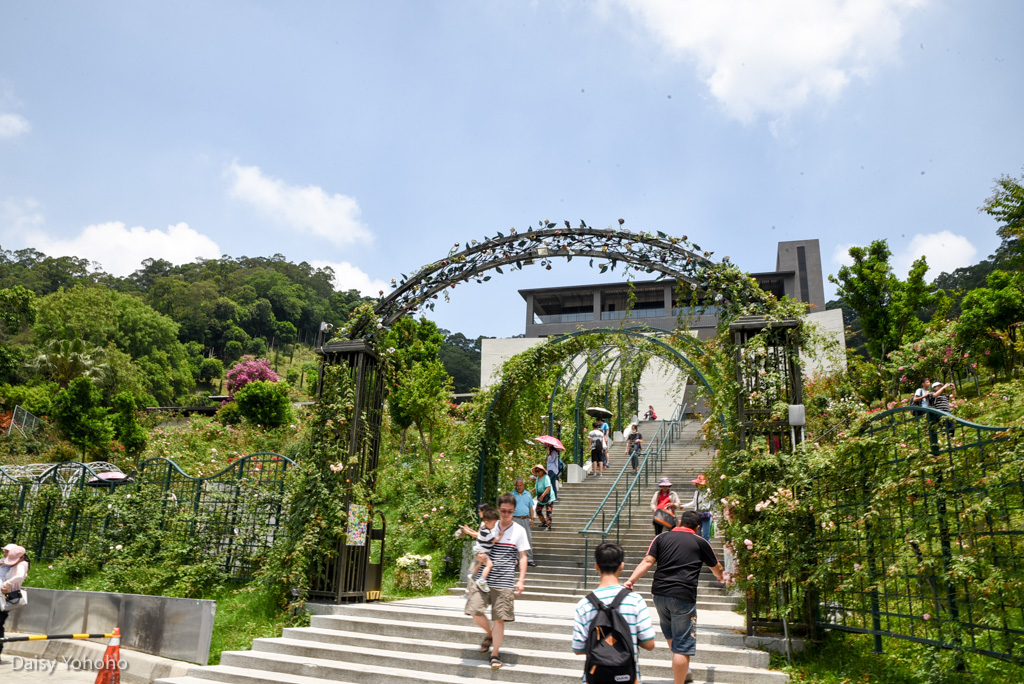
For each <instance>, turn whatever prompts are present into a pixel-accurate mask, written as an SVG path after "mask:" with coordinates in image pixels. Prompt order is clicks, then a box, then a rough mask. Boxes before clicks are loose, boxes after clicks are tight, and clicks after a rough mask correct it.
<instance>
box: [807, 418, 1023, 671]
mask: <svg viewBox="0 0 1024 684" xmlns="http://www.w3.org/2000/svg"><path fill="white" fill-rule="evenodd" d="M863 434H866V435H875V436H877V437H879V438H880V440H879V443H880V444H881V445H882V447H880V448H876V449H873V450H860V451H858V452H854V453H855V455H852V454H848V455H847V457H848V458H856V459H858V460H857V462H856V463H850V464H847V465H848V466H849V467H848V468H846V471H847V472H857V473H860V477H857V478H853V479H851V480H849V481H846V482H829V483H827V484H825V483H823V484H822V485H821V486H819V488H818V491H817V492H816V501H817V502H818V503H819V505H820V507H819V508H817V511H818V513H817V516H816V517H817V521H816V522H817V525H816V530H815V533H816V534H817V535H818V541H819V543H820V545H821V550H822V554H823V561H824V562H827V563H830V567H831V574H832V576H831V578H830V579H831V582H830V584H829V586H824V587H822V589H823V591H822V592H821V602H820V611H821V612H820V616H819V618H818V624H819V625H821V626H824V627H827V628H831V629H839V630H845V631H851V632H862V633H868V634H872V635H874V638H875V648H876V650H878V651H881V649H882V637H886V636H887V637H893V638H898V639H905V640H909V641H915V642H919V643H925V644H931V645H935V646H940V647H944V648H950V649H955V650H958V651H967V652H972V653H978V654H982V655H986V656H991V657H996V658H1001V659H1006V660H1013V661H1018V662H1024V602H1022V600H1021V599H1022V597H1024V590H1022V583H1021V579H1020V578H1021V575H1022V572H1024V539H1022V535H1024V480H1022V466H1024V463H1022V462H1021V458H1020V456H1021V454H1020V453H1019V451H1018V450H1017V449H1015V448H1014V445H1015V444H1018V443H1019V441H1018V440H1019V439H1020V435H1019V434H1014V433H1013V432H1012V431H1009V430H1007V429H1006V428H999V427H991V426H985V425H976V424H974V423H970V422H968V421H965V420H961V419H958V418H955V417H953V416H951V415H949V414H947V413H943V412H941V411H937V410H935V409H918V408H907V407H901V408H897V409H893V410H890V411H886V412H885V413H883V414H880V415H879V416H877V417H876V418H874V419H873V420H872V421H871V422H870V423H869V424H868V426H867V428H865V430H864V431H863Z"/></svg>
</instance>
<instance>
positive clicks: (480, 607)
mask: <svg viewBox="0 0 1024 684" xmlns="http://www.w3.org/2000/svg"><path fill="white" fill-rule="evenodd" d="M515 602H516V597H515V594H514V593H513V592H512V590H511V589H496V588H494V587H491V590H490V591H489V592H487V593H486V594H485V593H484V592H482V591H480V588H479V587H477V586H476V584H475V583H474V582H470V583H469V586H468V587H467V588H466V615H486V614H487V606H490V607H491V619H492V620H504V621H505V622H515V621H516V614H515Z"/></svg>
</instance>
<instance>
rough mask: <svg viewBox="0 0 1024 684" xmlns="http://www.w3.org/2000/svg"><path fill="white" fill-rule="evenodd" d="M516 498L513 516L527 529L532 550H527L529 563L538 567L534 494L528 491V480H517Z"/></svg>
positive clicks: (517, 522)
mask: <svg viewBox="0 0 1024 684" xmlns="http://www.w3.org/2000/svg"><path fill="white" fill-rule="evenodd" d="M512 496H514V497H515V498H516V511H515V513H514V514H513V518H514V520H515V521H516V524H518V525H519V526H520V527H522V528H523V529H524V530H526V540H527V541H528V542H530V550H529V551H527V552H526V559H527V561H528V562H527V565H529V566H532V567H536V566H537V564H536V563H534V562H533V494H531V493H530V492H528V491H526V480H524V479H523V478H521V477H520V478H519V479H517V480H516V490H515V491H514V492H512Z"/></svg>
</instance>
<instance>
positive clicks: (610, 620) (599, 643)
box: [583, 587, 636, 684]
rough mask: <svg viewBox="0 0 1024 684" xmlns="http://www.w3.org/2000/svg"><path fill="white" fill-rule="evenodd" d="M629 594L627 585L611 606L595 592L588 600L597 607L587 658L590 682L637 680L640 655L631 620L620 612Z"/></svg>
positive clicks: (625, 683)
mask: <svg viewBox="0 0 1024 684" xmlns="http://www.w3.org/2000/svg"><path fill="white" fill-rule="evenodd" d="M628 595H629V589H626V588H625V587H623V588H622V591H620V592H619V593H618V595H617V596H616V597H615V600H614V601H612V603H611V605H610V606H606V605H604V604H603V603H602V602H601V599H599V598H597V596H596V595H595V594H594V593H593V592H591V593H589V594H587V600H588V601H590V603H591V604H593V606H594V608H597V614H595V615H594V619H593V621H591V623H590V634H588V635H587V649H586V654H587V661H586V663H585V664H584V666H583V675H584V677H585V679H586V681H587V684H632V683H633V682H635V681H636V654H635V653H634V652H633V634H632V632H630V631H629V623H628V622H626V618H624V617H622V613H620V612H619V604H620V603H622V601H623V599H625V598H626V596H628Z"/></svg>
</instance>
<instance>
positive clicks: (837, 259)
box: [832, 242, 856, 270]
mask: <svg viewBox="0 0 1024 684" xmlns="http://www.w3.org/2000/svg"><path fill="white" fill-rule="evenodd" d="M855 246H856V245H854V243H852V242H850V243H847V244H842V245H836V248H835V249H834V250H832V263H834V264H835V265H836V268H837V270H838V267H839V266H852V265H853V259H851V258H850V248H851V247H855Z"/></svg>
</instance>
